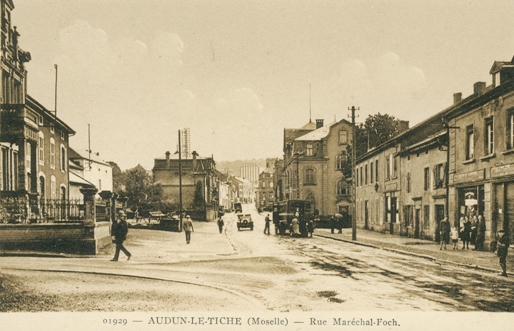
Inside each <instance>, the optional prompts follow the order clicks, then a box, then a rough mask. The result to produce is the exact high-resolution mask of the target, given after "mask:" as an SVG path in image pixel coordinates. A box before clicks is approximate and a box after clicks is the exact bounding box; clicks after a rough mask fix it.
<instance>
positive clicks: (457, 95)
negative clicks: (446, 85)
mask: <svg viewBox="0 0 514 331" xmlns="http://www.w3.org/2000/svg"><path fill="white" fill-rule="evenodd" d="M461 100H462V93H460V92H459V93H453V104H454V105H456V104H458V103H459V102H461Z"/></svg>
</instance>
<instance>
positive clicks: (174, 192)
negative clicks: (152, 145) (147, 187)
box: [152, 151, 219, 221]
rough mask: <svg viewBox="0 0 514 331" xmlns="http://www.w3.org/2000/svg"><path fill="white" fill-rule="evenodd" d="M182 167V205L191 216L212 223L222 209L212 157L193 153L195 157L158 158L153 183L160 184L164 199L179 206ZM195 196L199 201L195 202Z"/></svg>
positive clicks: (155, 163) (153, 171)
mask: <svg viewBox="0 0 514 331" xmlns="http://www.w3.org/2000/svg"><path fill="white" fill-rule="evenodd" d="M179 164H180V165H181V168H182V171H181V174H182V176H181V177H182V206H183V209H184V210H187V212H188V213H190V214H194V215H191V217H193V218H195V219H198V220H209V221H210V220H213V219H214V218H216V216H217V212H218V207H219V200H218V199H219V196H218V185H217V180H218V179H217V177H216V163H215V162H214V158H213V157H208V158H201V157H199V156H198V153H196V152H195V151H193V153H192V158H190V159H181V160H179V158H178V157H175V158H170V153H169V152H166V158H164V159H155V160H154V167H153V169H152V173H153V181H154V183H155V184H160V185H161V186H162V189H163V193H164V195H165V196H168V197H169V198H170V199H171V200H172V201H175V202H176V203H177V204H178V201H179V193H180V176H179V174H180V173H179ZM195 195H196V196H197V199H195ZM198 197H201V201H198Z"/></svg>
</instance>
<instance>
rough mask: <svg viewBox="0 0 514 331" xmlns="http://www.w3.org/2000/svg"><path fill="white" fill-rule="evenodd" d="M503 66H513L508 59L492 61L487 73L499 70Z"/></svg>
mask: <svg viewBox="0 0 514 331" xmlns="http://www.w3.org/2000/svg"><path fill="white" fill-rule="evenodd" d="M503 67H511V68H512V67H514V66H513V65H512V62H509V61H494V63H493V66H492V67H491V70H489V74H491V75H492V74H494V73H497V72H498V71H500V70H501V69H502V68H503Z"/></svg>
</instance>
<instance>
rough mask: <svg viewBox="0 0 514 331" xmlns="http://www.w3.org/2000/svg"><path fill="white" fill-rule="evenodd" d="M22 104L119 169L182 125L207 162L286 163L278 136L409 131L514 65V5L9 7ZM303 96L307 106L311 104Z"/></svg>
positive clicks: (42, 0)
mask: <svg viewBox="0 0 514 331" xmlns="http://www.w3.org/2000/svg"><path fill="white" fill-rule="evenodd" d="M14 4H15V6H16V8H15V9H14V11H13V13H12V20H13V22H14V25H16V26H17V30H18V32H19V33H20V34H21V37H20V39H19V40H20V47H21V48H22V49H23V50H25V51H28V52H30V53H31V56H32V60H31V61H30V62H29V63H28V64H27V68H28V70H29V73H28V92H29V94H30V95H31V96H32V97H34V98H35V99H36V100H38V101H39V102H40V103H42V104H43V105H44V106H45V107H46V108H47V109H50V110H53V109H54V86H55V69H54V64H57V65H58V68H59V69H58V101H57V111H58V116H59V117H60V118H61V119H62V120H64V121H65V122H66V123H67V124H68V125H70V126H71V127H72V128H73V129H74V130H75V131H76V132H77V134H76V135H75V136H73V137H71V138H70V142H71V146H72V147H73V148H75V149H77V150H85V149H87V128H88V124H90V125H91V149H92V150H93V151H96V152H99V153H100V156H101V157H102V158H103V159H104V160H106V161H114V162H116V163H118V165H119V166H120V167H121V168H122V169H123V170H125V169H127V168H132V167H134V166H136V165H137V164H141V165H143V166H144V167H145V168H147V169H151V168H152V167H153V160H154V159H155V158H163V157H164V153H165V152H166V151H170V152H171V153H173V152H175V150H176V145H177V140H178V139H177V132H178V130H179V129H183V128H190V132H191V149H192V150H196V151H197V152H198V153H199V154H200V156H203V157H207V156H211V155H213V156H214V159H215V160H216V161H230V160H236V159H251V158H266V157H281V156H282V141H283V129H284V128H294V127H301V126H303V125H304V124H305V123H307V122H308V121H309V107H311V110H312V116H311V117H312V120H313V121H315V119H324V120H325V123H329V122H332V121H333V120H334V118H336V119H337V120H340V119H342V118H346V119H348V115H349V111H348V107H351V106H356V107H360V111H359V112H358V115H359V116H360V117H359V118H357V120H358V121H363V120H364V119H365V118H366V117H367V116H368V114H376V113H378V112H380V113H388V114H391V115H394V116H396V117H397V118H400V119H403V120H408V121H410V124H411V126H412V125H414V124H416V123H418V122H419V121H421V120H423V119H425V118H427V117H429V116H431V115H433V114H435V113H436V112H438V111H440V110H442V109H444V108H446V107H448V106H450V105H451V104H452V102H453V93H455V92H462V93H463V97H466V96H468V95H470V94H471V93H472V86H473V83H475V82H477V81H485V82H487V84H488V85H489V84H490V83H491V78H490V76H489V69H490V68H491V66H492V64H493V62H494V61H495V60H501V61H509V60H511V58H512V56H513V55H514V20H513V19H512V13H513V12H514V1H512V0H489V1H483V0H480V1H476V0H467V1H457V0H455V1H449V0H446V1H439V0H430V1H416V0H405V1H400V0H389V1H385V0H381V1H379V0H375V1H371V0H370V1H366V0H316V1H301V0H288V1H285V0H271V1H264V0H259V1H248V0H244V1H240V0H238V1H236V0H229V1H227V0H225V1H223V0H210V1H207V0H197V1H195V0H173V1H170V0H14ZM309 84H310V85H311V98H310V99H311V102H310V104H311V106H309Z"/></svg>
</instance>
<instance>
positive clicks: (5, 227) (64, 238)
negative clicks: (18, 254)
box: [0, 222, 111, 255]
mask: <svg viewBox="0 0 514 331" xmlns="http://www.w3.org/2000/svg"><path fill="white" fill-rule="evenodd" d="M109 225H110V223H109V222H98V223H94V224H84V223H82V222H79V223H62V224H59V223H41V224H2V225H0V250H12V249H19V250H26V251H30V250H36V251H45V252H59V253H68V254H87V255H94V254H98V252H99V251H100V249H102V248H103V247H105V246H106V245H108V244H110V243H111V235H110V226H109Z"/></svg>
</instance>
